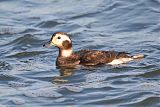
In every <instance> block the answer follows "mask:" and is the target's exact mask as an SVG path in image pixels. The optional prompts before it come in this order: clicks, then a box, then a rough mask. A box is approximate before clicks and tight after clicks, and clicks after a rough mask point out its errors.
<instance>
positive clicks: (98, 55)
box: [74, 50, 130, 65]
mask: <svg viewBox="0 0 160 107" xmlns="http://www.w3.org/2000/svg"><path fill="white" fill-rule="evenodd" d="M74 55H75V56H78V59H79V60H80V64H82V65H99V64H104V63H110V62H112V61H113V60H114V59H120V58H130V56H129V55H128V54H127V53H125V52H116V51H98V50H81V51H78V52H75V53H74Z"/></svg>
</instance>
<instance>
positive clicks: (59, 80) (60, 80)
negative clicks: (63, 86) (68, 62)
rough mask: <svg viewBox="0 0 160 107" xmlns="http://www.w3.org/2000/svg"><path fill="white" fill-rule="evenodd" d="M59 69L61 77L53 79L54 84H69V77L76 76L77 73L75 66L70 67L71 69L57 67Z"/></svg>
mask: <svg viewBox="0 0 160 107" xmlns="http://www.w3.org/2000/svg"><path fill="white" fill-rule="evenodd" d="M57 69H59V73H60V74H59V76H56V77H54V78H53V82H54V83H55V82H56V83H67V82H68V80H67V79H66V78H67V77H70V76H72V75H73V74H74V72H75V71H76V67H75V66H70V67H57Z"/></svg>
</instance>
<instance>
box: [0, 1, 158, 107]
mask: <svg viewBox="0 0 160 107" xmlns="http://www.w3.org/2000/svg"><path fill="white" fill-rule="evenodd" d="M56 31H64V32H67V33H69V34H70V35H71V38H72V40H73V46H74V50H80V49H98V50H117V51H126V52H129V53H132V54H138V53H142V54H145V55H146V57H145V59H143V60H140V61H137V62H130V63H128V64H124V65H120V66H108V65H104V66H99V67H82V66H79V67H77V68H76V69H65V70H64V69H62V70H61V69H59V68H57V67H56V66H55V60H56V57H57V54H58V50H57V49H56V48H54V47H53V48H51V49H47V48H44V47H42V45H43V44H44V43H45V42H47V41H48V40H49V39H50V37H51V34H52V33H54V32H56ZM0 50H1V51H0V106H3V107H8V106H9V107H10V106H11V107H12V106H13V107H14V106H15V107H17V106H23V107H28V106H34V107H44V106H50V107H53V106H65V107H66V106H84V105H88V106H89V105H90V106H91V105H101V106H105V107H106V106H110V107H113V106H114V107H115V106H116V107H117V106H118V107H159V106H160V57H159V55H160V1H159V0H87V1H86V0H67V1H66V0H38V1H36V0H21V1H20V0H19V1H15V0H1V1H0ZM62 71H65V72H62ZM66 74H67V75H70V76H62V75H66Z"/></svg>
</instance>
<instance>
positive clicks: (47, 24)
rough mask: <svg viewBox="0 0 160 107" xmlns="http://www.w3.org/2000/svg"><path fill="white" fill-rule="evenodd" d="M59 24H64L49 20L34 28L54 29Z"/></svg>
mask: <svg viewBox="0 0 160 107" xmlns="http://www.w3.org/2000/svg"><path fill="white" fill-rule="evenodd" d="M60 24H64V23H62V22H60V21H52V20H49V21H43V22H40V23H39V24H38V25H36V27H40V28H52V27H55V26H57V25H60Z"/></svg>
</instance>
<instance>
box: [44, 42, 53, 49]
mask: <svg viewBox="0 0 160 107" xmlns="http://www.w3.org/2000/svg"><path fill="white" fill-rule="evenodd" d="M51 46H52V45H51V43H50V42H47V43H45V44H44V45H43V47H46V48H49V47H51Z"/></svg>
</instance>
